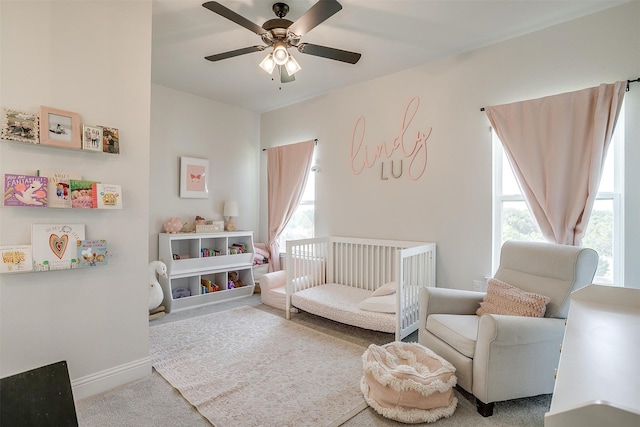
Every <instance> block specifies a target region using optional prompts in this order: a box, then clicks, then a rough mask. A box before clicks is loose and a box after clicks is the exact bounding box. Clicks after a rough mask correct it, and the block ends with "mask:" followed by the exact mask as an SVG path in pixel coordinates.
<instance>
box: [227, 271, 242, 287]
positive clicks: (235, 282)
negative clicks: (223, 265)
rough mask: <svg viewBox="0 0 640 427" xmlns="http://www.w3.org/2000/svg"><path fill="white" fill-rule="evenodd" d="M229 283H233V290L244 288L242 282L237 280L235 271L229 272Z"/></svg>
mask: <svg viewBox="0 0 640 427" xmlns="http://www.w3.org/2000/svg"><path fill="white" fill-rule="evenodd" d="M229 282H233V287H234V288H241V287H243V286H244V283H243V282H242V280H240V279H238V272H237V271H230V272H229Z"/></svg>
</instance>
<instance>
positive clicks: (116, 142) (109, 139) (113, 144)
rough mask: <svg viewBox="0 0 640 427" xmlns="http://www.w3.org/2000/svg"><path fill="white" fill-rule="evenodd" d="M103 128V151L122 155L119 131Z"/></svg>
mask: <svg viewBox="0 0 640 427" xmlns="http://www.w3.org/2000/svg"><path fill="white" fill-rule="evenodd" d="M100 127H101V128H102V151H103V152H105V153H111V154H120V136H119V133H118V129H116V128H110V127H107V126H100Z"/></svg>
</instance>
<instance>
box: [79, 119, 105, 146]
mask: <svg viewBox="0 0 640 427" xmlns="http://www.w3.org/2000/svg"><path fill="white" fill-rule="evenodd" d="M82 149H83V150H89V151H99V152H102V128H101V127H99V126H88V125H82Z"/></svg>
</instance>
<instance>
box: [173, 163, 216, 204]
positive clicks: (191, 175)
mask: <svg viewBox="0 0 640 427" xmlns="http://www.w3.org/2000/svg"><path fill="white" fill-rule="evenodd" d="M208 180H209V160H207V159H197V158H194V157H184V156H182V157H180V198H182V199H206V198H208V197H209V190H208V188H207V181H208Z"/></svg>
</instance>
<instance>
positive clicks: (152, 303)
mask: <svg viewBox="0 0 640 427" xmlns="http://www.w3.org/2000/svg"><path fill="white" fill-rule="evenodd" d="M156 273H157V274H159V275H160V276H162V277H167V266H166V265H165V263H164V262H162V261H151V262H150V263H149V310H153V309H154V308H156V307H158V306H159V305H160V304H162V300H163V299H164V293H163V292H162V287H161V286H160V282H158V279H157V278H156Z"/></svg>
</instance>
